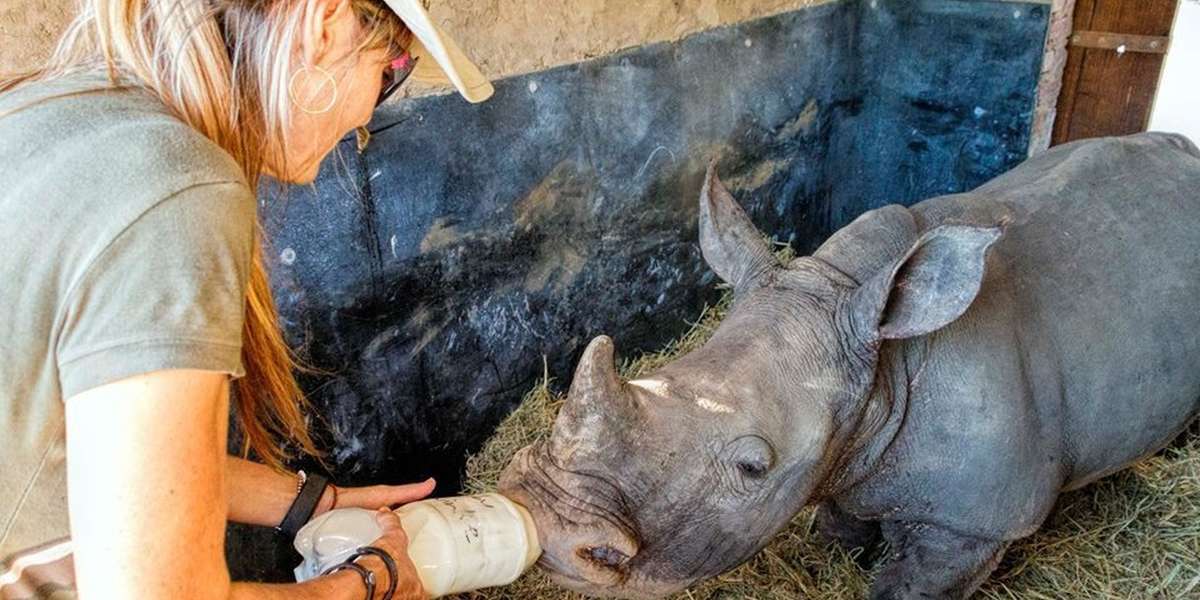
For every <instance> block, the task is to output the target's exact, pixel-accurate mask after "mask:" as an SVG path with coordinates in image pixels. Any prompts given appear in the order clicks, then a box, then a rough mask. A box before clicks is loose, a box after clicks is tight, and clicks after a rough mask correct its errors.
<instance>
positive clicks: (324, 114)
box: [0, 0, 423, 466]
mask: <svg viewBox="0 0 1200 600" xmlns="http://www.w3.org/2000/svg"><path fill="white" fill-rule="evenodd" d="M391 1H395V0H391ZM81 2H82V7H81V8H82V10H81V12H80V15H79V16H78V18H77V19H76V20H75V21H74V23H73V24H72V25H71V27H70V29H69V30H68V31H67V33H66V34H65V35H64V37H63V39H62V41H61V42H60V44H59V48H58V50H57V51H56V53H55V55H54V56H53V57H52V58H51V60H50V62H49V63H48V64H47V65H46V66H45V67H44V68H42V69H40V70H38V71H35V72H31V73H27V74H24V75H20V76H18V77H15V78H12V79H9V80H7V81H0V92H2V91H4V90H6V89H11V88H13V87H15V86H17V85H21V84H22V83H24V82H30V81H36V80H45V79H52V78H55V77H59V76H62V75H65V74H68V73H71V72H73V71H79V70H87V69H97V68H103V69H106V70H107V71H108V73H109V76H110V79H111V80H112V82H113V84H114V85H123V86H136V87H141V88H144V89H146V90H148V91H149V92H150V93H153V94H154V95H156V96H158V97H159V98H160V99H161V100H162V101H163V103H164V104H165V105H166V106H167V107H168V109H170V110H171V111H173V112H174V113H175V114H176V115H177V116H179V118H181V119H182V120H183V121H185V122H186V123H188V124H189V125H190V126H192V127H193V128H194V129H196V130H197V131H199V132H200V133H202V134H203V135H205V136H206V137H208V138H209V139H211V140H213V141H214V142H216V143H217V144H218V145H219V146H221V147H222V148H223V149H225V150H226V151H227V152H229V154H230V155H232V156H233V157H234V159H236V160H237V161H238V163H239V164H240V165H241V166H242V169H243V171H244V173H245V176H246V180H247V183H248V184H249V185H250V186H256V185H257V182H258V179H259V176H260V175H261V174H263V173H266V174H269V175H272V176H275V177H276V178H277V179H280V180H282V181H285V182H292V183H302V182H309V181H312V180H313V178H314V177H315V176H316V173H317V169H318V167H319V165H320V162H321V159H322V158H323V157H324V156H325V155H326V154H328V153H329V151H330V150H332V149H333V147H334V146H335V144H336V143H337V141H338V140H339V139H340V138H341V137H342V136H344V135H345V134H346V133H347V132H348V131H350V130H351V129H353V128H355V127H357V126H360V125H363V124H365V123H366V122H367V120H368V119H369V118H370V115H371V111H372V109H373V108H374V106H375V103H376V100H377V98H378V95H379V91H380V86H381V84H382V83H383V76H384V73H385V69H387V68H388V67H389V65H390V63H391V59H394V58H396V57H397V56H399V55H400V54H401V53H403V52H404V50H405V49H406V48H407V45H408V44H409V41H410V39H411V36H410V34H409V32H408V30H407V29H406V28H405V26H404V24H403V23H402V22H401V21H400V19H399V18H398V17H397V16H396V15H395V14H394V13H393V12H392V11H391V10H389V9H388V7H387V5H385V4H384V3H383V0H81ZM422 14H423V13H422ZM242 354H243V362H244V364H245V368H246V377H244V378H242V379H239V380H238V381H237V385H236V390H237V405H236V406H237V412H238V414H239V417H240V422H241V425H242V428H243V431H244V434H245V435H244V438H245V440H246V442H247V447H248V448H252V449H253V450H255V451H256V452H257V453H258V454H259V455H260V456H261V457H262V458H264V459H265V460H266V461H267V462H269V463H272V464H274V465H276V466H278V465H280V464H281V461H282V460H283V459H284V458H286V453H285V452H284V451H283V449H282V448H283V446H284V445H283V444H281V443H280V442H281V441H282V440H284V439H286V440H287V441H288V442H290V443H291V444H293V445H294V446H298V447H299V448H300V449H301V450H303V451H306V452H308V453H315V452H316V451H315V448H314V445H313V442H312V440H311V438H310V437H309V435H308V433H307V428H306V426H305V419H304V414H303V412H304V411H303V408H304V400H303V396H302V395H301V392H300V390H299V388H298V387H297V385H296V383H295V380H294V378H293V376H292V367H293V362H292V360H291V358H290V355H289V353H288V348H287V346H286V344H285V343H284V340H283V337H282V334H281V333H280V330H279V326H278V317H277V315H276V312H275V307H274V304H273V302H272V299H271V293H270V288H269V286H268V284H267V277H266V273H265V270H264V268H263V261H262V255H261V249H259V248H257V247H256V248H255V256H254V268H253V269H252V272H251V276H250V281H249V283H248V291H247V299H246V319H245V327H244V332H243V351H242Z"/></svg>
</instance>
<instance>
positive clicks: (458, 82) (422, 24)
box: [383, 0, 495, 102]
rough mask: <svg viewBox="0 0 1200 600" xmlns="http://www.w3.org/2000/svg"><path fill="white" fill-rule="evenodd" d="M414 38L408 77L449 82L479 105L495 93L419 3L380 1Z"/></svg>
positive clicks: (429, 81) (410, 0) (419, 0)
mask: <svg viewBox="0 0 1200 600" xmlns="http://www.w3.org/2000/svg"><path fill="white" fill-rule="evenodd" d="M383 1H384V3H386V4H387V5H388V6H389V7H390V8H391V9H392V12H395V13H396V15H397V16H399V17H400V20H401V21H404V24H405V25H406V26H407V27H408V29H409V31H412V33H413V37H414V38H416V39H415V40H414V42H413V45H412V46H411V47H410V48H409V54H411V55H412V56H413V58H417V59H420V60H418V61H417V64H416V68H415V69H414V70H413V73H412V75H411V77H412V78H413V79H414V80H415V81H420V82H422V83H451V84H453V85H454V87H455V88H457V89H458V93H460V94H462V97H463V98H466V99H467V101H468V102H483V101H484V100H487V99H488V98H490V97H491V96H492V92H494V91H495V90H494V89H493V88H492V84H491V82H490V81H488V80H487V78H486V77H484V76H483V73H480V72H479V67H476V66H475V63H472V62H471V59H469V58H467V55H465V54H463V51H462V50H461V49H459V47H458V44H455V43H454V40H452V39H450V36H448V35H446V34H445V32H443V31H442V30H441V29H439V28H438V27H437V25H434V24H433V20H432V19H430V18H429V13H428V12H426V11H425V7H424V6H423V5H422V4H421V0H383Z"/></svg>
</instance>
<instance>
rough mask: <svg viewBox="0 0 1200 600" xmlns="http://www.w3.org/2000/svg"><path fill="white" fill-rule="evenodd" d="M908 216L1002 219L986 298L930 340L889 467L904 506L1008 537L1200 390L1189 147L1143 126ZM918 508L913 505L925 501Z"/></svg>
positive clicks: (1174, 428) (1196, 216)
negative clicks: (900, 476) (902, 478)
mask: <svg viewBox="0 0 1200 600" xmlns="http://www.w3.org/2000/svg"><path fill="white" fill-rule="evenodd" d="M912 210H913V213H914V215H915V216H916V218H917V220H918V222H919V225H920V226H921V227H922V228H930V227H933V226H936V225H939V224H942V223H948V222H978V223H985V224H991V223H1004V224H1005V225H1006V228H1005V233H1004V236H1003V237H1002V238H1001V240H1000V241H999V242H998V243H997V245H996V246H995V247H994V248H993V250H992V253H991V254H990V256H989V258H988V263H987V272H986V275H985V279H984V282H983V286H982V288H981V290H980V293H979V296H978V297H977V299H976V300H975V302H974V303H973V304H972V306H971V308H970V309H969V310H968V311H967V312H966V313H965V314H964V315H963V316H962V317H961V318H960V319H959V320H957V321H955V322H954V323H952V324H951V325H949V326H947V327H946V328H944V329H942V330H940V331H937V332H934V333H933V334H931V335H929V336H926V337H925V338H922V339H918V340H909V341H907V342H905V345H906V346H907V347H908V348H910V349H917V348H920V349H921V350H920V351H919V352H918V353H919V354H921V355H922V361H923V364H922V365H921V366H920V367H919V368H918V371H917V372H918V373H919V377H918V378H917V379H918V380H917V381H915V383H914V385H913V387H912V390H911V397H910V399H909V411H910V414H909V418H908V419H907V423H908V424H907V425H906V428H905V429H906V431H905V432H904V433H903V434H902V436H903V437H904V440H902V443H901V444H900V445H899V446H900V447H901V448H903V450H901V451H902V452H906V453H908V456H905V457H902V458H901V459H900V462H901V463H907V464H905V465H904V466H903V467H901V468H900V469H899V471H897V472H907V473H909V474H910V475H909V476H908V479H909V482H908V484H907V485H904V486H902V487H905V489H903V490H902V491H901V492H900V493H901V494H902V495H903V496H905V497H907V498H908V499H910V500H911V501H910V502H905V504H906V505H907V509H906V510H905V511H903V512H910V513H911V512H913V511H915V512H916V513H918V514H910V515H909V516H910V517H913V518H918V519H920V518H922V517H926V518H930V519H932V520H934V521H935V522H941V524H943V525H946V526H950V527H952V528H956V529H960V530H966V531H970V532H974V533H977V534H984V535H996V536H1000V537H1006V538H1014V537H1020V536H1022V535H1026V534H1028V533H1030V532H1032V530H1033V529H1034V528H1036V527H1037V525H1038V523H1040V521H1041V519H1042V518H1044V516H1045V514H1046V513H1047V512H1048V511H1049V510H1050V508H1051V507H1052V505H1053V501H1054V498H1055V497H1056V496H1057V493H1058V492H1059V491H1060V490H1061V489H1063V488H1070V487H1074V486H1078V485H1082V484H1084V483H1086V482H1088V481H1091V480H1093V479H1095V478H1097V477H1100V476H1102V475H1105V474H1107V473H1110V472H1112V471H1114V470H1117V469H1119V468H1121V467H1123V466H1126V465H1127V464H1129V463H1130V462H1131V461H1134V460H1136V459H1138V458H1140V457H1142V456H1145V455H1146V454H1148V453H1151V452H1153V451H1155V450H1157V449H1158V448H1160V447H1162V446H1163V445H1164V444H1165V443H1166V442H1168V441H1169V440H1170V439H1171V438H1172V437H1173V436H1174V435H1175V434H1176V433H1178V432H1179V431H1180V430H1181V429H1182V428H1183V427H1184V426H1185V425H1186V424H1187V422H1188V421H1189V420H1190V419H1191V418H1192V417H1193V416H1195V414H1196V413H1197V409H1198V406H1200V152H1197V151H1196V148H1195V146H1193V145H1191V144H1190V143H1188V142H1187V141H1186V140H1185V139H1183V138H1180V137H1177V136H1165V135H1161V134H1143V135H1138V136H1131V137H1127V138H1110V139H1101V140H1094V141H1088V142H1083V143H1078V144H1072V145H1068V146H1064V147H1060V148H1058V149H1055V150H1052V151H1050V152H1047V153H1045V154H1043V155H1041V156H1039V157H1037V158H1035V159H1033V160H1031V161H1028V162H1027V163H1025V164H1023V165H1022V166H1020V167H1018V168H1016V169H1014V170H1013V171H1011V172H1010V173H1008V174H1006V175H1004V176H1002V177H1000V178H997V179H996V180H994V181H992V182H990V183H988V184H987V185H985V186H984V187H982V188H980V189H978V190H976V191H975V192H972V193H970V194H961V195H956V196H946V197H940V198H934V199H931V200H928V201H926V202H923V203H921V204H918V205H916V206H914V207H913V208H912ZM926 512H927V513H929V514H926V515H922V514H919V513H926Z"/></svg>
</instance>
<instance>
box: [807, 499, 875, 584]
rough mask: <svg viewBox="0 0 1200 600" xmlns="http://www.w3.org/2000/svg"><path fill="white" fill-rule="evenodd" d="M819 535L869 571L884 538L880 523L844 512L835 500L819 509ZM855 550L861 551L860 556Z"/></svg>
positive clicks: (817, 520) (821, 505)
mask: <svg viewBox="0 0 1200 600" xmlns="http://www.w3.org/2000/svg"><path fill="white" fill-rule="evenodd" d="M815 525H816V528H817V535H820V536H821V537H822V538H823V539H824V540H826V541H828V542H833V543H836V544H837V545H839V546H841V547H842V549H843V550H845V551H846V552H848V553H850V554H851V555H853V556H854V562H856V563H858V565H859V566H860V567H863V568H867V567H869V566H870V565H871V563H872V562H874V560H875V558H876V552H875V551H876V550H877V549H878V548H879V542H880V541H882V538H883V535H882V531H881V530H880V528H879V523H878V522H875V521H864V520H862V519H859V518H858V517H855V516H854V515H852V514H850V513H848V512H846V511H844V510H842V509H841V507H839V506H838V505H837V504H834V502H833V501H832V500H826V501H825V502H822V503H821V504H820V505H819V506H817V515H816V523H815ZM855 549H859V552H858V553H857V554H855V553H854V551H855Z"/></svg>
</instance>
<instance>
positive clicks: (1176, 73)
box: [1150, 0, 1200, 144]
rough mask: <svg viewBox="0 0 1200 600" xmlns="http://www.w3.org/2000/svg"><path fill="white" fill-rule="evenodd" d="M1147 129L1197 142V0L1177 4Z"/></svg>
mask: <svg viewBox="0 0 1200 600" xmlns="http://www.w3.org/2000/svg"><path fill="white" fill-rule="evenodd" d="M1150 129H1151V130H1153V131H1170V132H1173V133H1182V134H1184V135H1186V136H1188V137H1189V138H1191V139H1192V141H1193V142H1196V143H1197V144H1200V0H1183V1H1182V2H1180V4H1179V12H1178V13H1177V14H1176V15H1175V29H1174V30H1173V31H1172V32H1171V49H1170V51H1169V52H1168V53H1167V58H1166V62H1165V63H1164V65H1163V73H1162V79H1161V81H1160V82H1159V86H1158V95H1157V96H1156V97H1155V99H1154V109H1153V111H1152V112H1151V113H1150Z"/></svg>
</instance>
